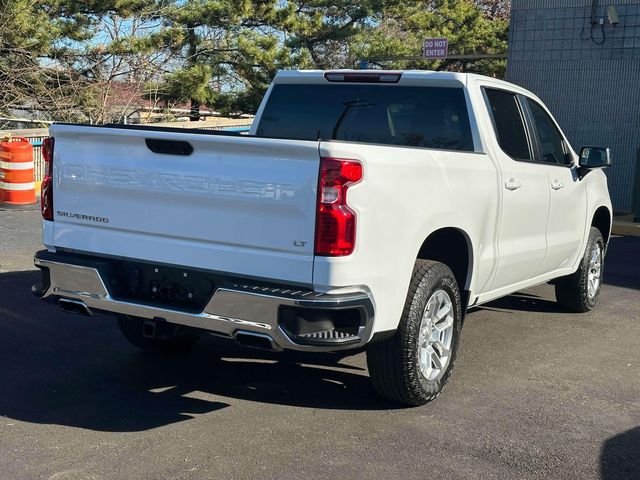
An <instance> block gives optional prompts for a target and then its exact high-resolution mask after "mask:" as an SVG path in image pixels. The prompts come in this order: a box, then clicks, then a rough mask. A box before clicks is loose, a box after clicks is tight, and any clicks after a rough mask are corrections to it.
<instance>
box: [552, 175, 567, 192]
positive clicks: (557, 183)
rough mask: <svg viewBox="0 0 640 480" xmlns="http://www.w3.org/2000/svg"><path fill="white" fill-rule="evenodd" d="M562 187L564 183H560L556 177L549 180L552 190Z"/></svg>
mask: <svg viewBox="0 0 640 480" xmlns="http://www.w3.org/2000/svg"><path fill="white" fill-rule="evenodd" d="M563 187H564V183H562V182H561V181H560V180H558V179H557V178H556V179H555V180H554V181H553V182H551V188H553V189H554V190H560V189H561V188H563Z"/></svg>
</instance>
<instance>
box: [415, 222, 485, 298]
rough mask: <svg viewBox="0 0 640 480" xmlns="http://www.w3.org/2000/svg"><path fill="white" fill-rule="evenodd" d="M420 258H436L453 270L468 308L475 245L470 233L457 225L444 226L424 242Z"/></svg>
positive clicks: (419, 254) (419, 252) (418, 257)
mask: <svg viewBox="0 0 640 480" xmlns="http://www.w3.org/2000/svg"><path fill="white" fill-rule="evenodd" d="M417 259H418V260H435V261H437V262H442V263H444V264H445V265H447V266H448V267H449V268H450V269H451V271H452V272H453V275H454V277H455V278H456V281H457V282H458V286H459V288H460V291H461V293H462V295H463V302H464V305H463V307H464V308H466V306H467V304H468V300H469V291H470V290H471V279H472V275H473V262H474V258H473V245H472V243H471V239H470V237H469V235H468V234H467V233H466V232H465V231H464V230H462V229H460V228H457V227H444V228H439V229H438V230H435V231H433V232H432V233H430V234H429V236H428V237H427V238H426V239H425V240H424V241H423V242H422V245H421V246H420V249H419V251H418V255H417Z"/></svg>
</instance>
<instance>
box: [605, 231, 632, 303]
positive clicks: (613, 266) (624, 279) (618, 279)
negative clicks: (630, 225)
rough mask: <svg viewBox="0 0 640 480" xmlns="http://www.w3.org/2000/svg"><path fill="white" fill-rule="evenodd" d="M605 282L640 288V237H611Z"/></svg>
mask: <svg viewBox="0 0 640 480" xmlns="http://www.w3.org/2000/svg"><path fill="white" fill-rule="evenodd" d="M604 283H606V284H608V285H615V286H617V287H623V288H633V289H636V290H640V237H618V236H613V237H611V240H610V241H609V249H608V250H607V257H606V259H605V262H604Z"/></svg>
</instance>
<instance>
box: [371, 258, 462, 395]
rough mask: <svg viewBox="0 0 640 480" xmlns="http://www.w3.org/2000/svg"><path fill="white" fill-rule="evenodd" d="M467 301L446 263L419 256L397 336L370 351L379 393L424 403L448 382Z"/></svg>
mask: <svg viewBox="0 0 640 480" xmlns="http://www.w3.org/2000/svg"><path fill="white" fill-rule="evenodd" d="M461 327H462V302H461V299H460V291H459V289H458V284H457V282H456V279H455V277H454V276H453V273H452V272H451V270H450V269H449V267H447V266H446V265H444V264H442V263H439V262H434V261H431V260H418V261H417V262H416V265H415V267H414V270H413V276H412V279H411V285H410V286H409V293H408V294H407V300H406V302H405V307H404V311H403V313H402V318H401V320H400V324H399V326H398V330H397V331H396V333H395V335H394V336H393V337H391V338H389V339H387V340H384V341H381V342H377V343H373V344H371V345H369V346H368V349H367V365H368V367H369V374H370V376H371V380H372V382H373V386H374V387H375V389H376V391H377V392H378V393H379V394H380V395H381V396H382V397H384V398H387V399H388V400H392V401H396V402H400V403H404V404H408V405H424V404H425V403H427V402H429V401H431V400H433V399H435V398H436V397H437V396H438V395H439V394H440V392H441V391H442V389H443V387H444V385H445V383H446V382H447V380H448V378H449V376H450V375H451V371H452V369H453V363H454V360H455V357H456V352H457V350H458V342H459V338H460V330H461Z"/></svg>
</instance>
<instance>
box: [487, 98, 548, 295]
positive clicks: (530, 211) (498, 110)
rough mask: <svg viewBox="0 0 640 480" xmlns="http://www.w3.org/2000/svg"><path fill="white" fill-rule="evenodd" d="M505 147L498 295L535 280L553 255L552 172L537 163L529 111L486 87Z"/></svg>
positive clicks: (502, 148)
mask: <svg viewBox="0 0 640 480" xmlns="http://www.w3.org/2000/svg"><path fill="white" fill-rule="evenodd" d="M484 94H485V99H486V101H487V105H488V107H489V112H490V114H491V117H492V121H493V126H494V129H495V133H496V137H497V139H498V145H499V148H496V149H495V150H496V157H497V159H498V163H499V166H500V170H501V172H500V173H499V175H501V181H500V183H499V184H500V190H501V197H502V206H501V213H500V226H499V231H498V267H497V270H496V275H495V277H494V280H493V285H492V290H497V289H500V288H502V287H508V286H510V285H514V284H516V283H519V282H522V281H524V280H528V279H530V278H533V277H535V276H536V275H538V274H539V272H540V267H541V265H542V263H543V261H544V258H545V255H546V251H547V240H546V229H547V220H548V215H549V205H550V201H551V199H550V188H549V178H548V172H547V167H546V166H545V165H543V164H541V163H536V162H535V153H534V149H533V143H532V141H531V138H532V137H531V134H530V132H529V130H528V129H527V124H526V122H525V111H524V109H523V105H522V104H521V101H520V99H519V98H518V96H517V95H516V94H514V93H512V92H508V91H504V90H499V89H493V88H489V87H485V88H484Z"/></svg>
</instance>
